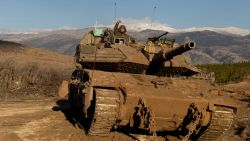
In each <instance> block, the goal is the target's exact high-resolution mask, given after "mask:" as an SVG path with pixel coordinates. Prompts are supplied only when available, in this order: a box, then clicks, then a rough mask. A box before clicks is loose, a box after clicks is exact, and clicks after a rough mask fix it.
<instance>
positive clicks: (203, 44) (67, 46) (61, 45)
mask: <svg viewBox="0 0 250 141" xmlns="http://www.w3.org/2000/svg"><path fill="white" fill-rule="evenodd" d="M90 30H91V28H85V29H76V30H57V31H50V32H42V33H37V34H0V39H4V40H8V41H15V42H19V43H24V44H30V45H34V46H39V47H44V48H47V49H49V50H53V51H56V52H59V53H64V54H68V55H73V54H74V51H75V46H76V44H77V43H78V42H79V40H80V39H81V37H82V36H83V35H84V33H86V32H88V31H90ZM163 32H164V31H159V30H143V31H140V32H138V31H130V32H129V33H128V34H130V35H131V36H133V37H135V38H136V39H137V40H139V41H142V42H145V41H146V39H147V38H148V37H152V36H158V35H160V34H161V33H163ZM167 38H171V39H172V38H174V39H176V40H177V42H178V43H183V42H184V40H187V39H192V40H194V41H195V42H196V43H197V48H196V49H194V50H193V51H191V52H188V53H187V54H188V55H190V56H191V58H192V61H193V63H195V64H206V63H230V62H241V61H246V60H250V56H249V53H250V35H246V36H241V35H234V34H226V33H217V32H214V31H209V30H204V31H195V32H183V33H169V34H168V35H167Z"/></svg>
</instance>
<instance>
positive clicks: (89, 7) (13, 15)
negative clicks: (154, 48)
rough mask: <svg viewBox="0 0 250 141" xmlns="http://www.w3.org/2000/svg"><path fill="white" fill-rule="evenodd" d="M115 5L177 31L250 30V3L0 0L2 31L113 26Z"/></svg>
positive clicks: (126, 15)
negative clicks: (186, 29) (226, 28)
mask: <svg viewBox="0 0 250 141" xmlns="http://www.w3.org/2000/svg"><path fill="white" fill-rule="evenodd" d="M115 3H117V6H116V13H117V14H116V15H117V17H122V18H133V19H144V18H146V17H148V18H152V19H154V20H155V21H159V22H161V23H165V24H168V25H170V26H171V27H174V28H188V27H204V26H209V27H227V26H236V27H240V28H248V29H250V0H0V29H4V28H16V29H32V28H61V27H74V28H84V27H87V26H90V25H94V23H95V21H98V22H99V23H101V24H111V23H112V21H113V20H114V18H115V6H114V5H115ZM154 7H156V8H155V9H154ZM153 11H154V12H153Z"/></svg>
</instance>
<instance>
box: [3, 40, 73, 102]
mask: <svg viewBox="0 0 250 141" xmlns="http://www.w3.org/2000/svg"><path fill="white" fill-rule="evenodd" d="M72 69H73V57H70V56H66V55H62V54H59V53H56V52H52V51H49V50H47V49H42V48H36V47H32V46H27V45H23V44H19V43H14V42H7V41H0V88H1V89H0V99H3V98H4V99H9V98H16V97H18V96H22V97H23V96H24V97H25V96H28V97H29V96H36V97H42V96H44V95H46V96H49V97H54V96H55V95H56V94H57V88H58V86H59V83H60V82H61V81H62V80H63V79H66V78H68V77H69V76H68V75H70V72H71V71H72ZM62 72H67V73H62Z"/></svg>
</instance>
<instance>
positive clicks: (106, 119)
mask: <svg viewBox="0 0 250 141" xmlns="http://www.w3.org/2000/svg"><path fill="white" fill-rule="evenodd" d="M94 92H95V93H94V100H95V102H94V106H95V108H94V113H93V119H92V123H91V125H90V127H89V131H88V135H92V136H108V135H109V133H110V131H111V130H112V128H113V125H114V124H115V122H116V120H117V117H118V113H119V103H120V100H119V91H117V90H112V89H99V88H97V89H95V91H94Z"/></svg>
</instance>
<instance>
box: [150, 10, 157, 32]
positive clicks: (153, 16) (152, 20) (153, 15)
mask: <svg viewBox="0 0 250 141" xmlns="http://www.w3.org/2000/svg"><path fill="white" fill-rule="evenodd" d="M156 8H157V7H156V6H154V8H153V14H152V19H151V28H152V27H153V22H154V18H155V11H156Z"/></svg>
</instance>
